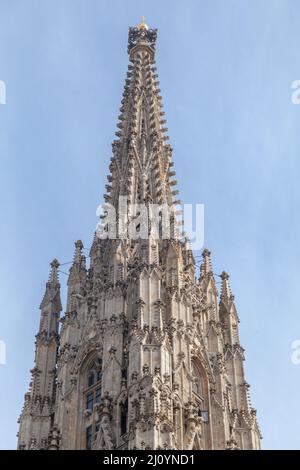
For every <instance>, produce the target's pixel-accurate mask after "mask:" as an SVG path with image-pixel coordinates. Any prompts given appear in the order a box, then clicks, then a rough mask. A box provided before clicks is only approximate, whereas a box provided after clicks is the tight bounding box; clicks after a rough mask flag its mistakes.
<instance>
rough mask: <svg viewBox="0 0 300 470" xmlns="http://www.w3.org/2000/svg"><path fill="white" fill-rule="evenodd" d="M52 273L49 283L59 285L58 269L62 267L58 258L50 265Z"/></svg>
mask: <svg viewBox="0 0 300 470" xmlns="http://www.w3.org/2000/svg"><path fill="white" fill-rule="evenodd" d="M50 266H51V271H50V276H49V282H51V283H57V282H58V268H59V266H60V264H59V262H58V261H57V259H56V258H54V260H53V261H52V262H51V263H50Z"/></svg>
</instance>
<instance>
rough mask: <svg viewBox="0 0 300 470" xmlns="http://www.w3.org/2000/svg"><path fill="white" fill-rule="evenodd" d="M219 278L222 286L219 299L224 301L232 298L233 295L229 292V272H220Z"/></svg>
mask: <svg viewBox="0 0 300 470" xmlns="http://www.w3.org/2000/svg"><path fill="white" fill-rule="evenodd" d="M220 277H221V280H222V287H221V300H223V301H225V302H229V301H230V300H234V296H233V295H232V293H231V289H230V285H229V274H227V273H226V272H225V271H223V272H222V273H221V276H220Z"/></svg>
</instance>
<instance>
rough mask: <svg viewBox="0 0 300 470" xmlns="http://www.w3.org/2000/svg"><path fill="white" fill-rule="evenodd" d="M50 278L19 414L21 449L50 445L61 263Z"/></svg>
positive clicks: (57, 340)
mask: <svg viewBox="0 0 300 470" xmlns="http://www.w3.org/2000/svg"><path fill="white" fill-rule="evenodd" d="M50 266H51V270H50V275H49V280H48V282H47V283H46V290H45V294H44V296H43V300H42V302H41V306H40V309H41V317H40V325H39V331H38V334H37V335H36V350H35V366H34V368H33V369H32V371H31V374H32V381H31V384H30V389H29V392H28V393H26V395H25V405H24V408H23V410H22V413H21V417H20V432H19V443H18V446H19V448H24V449H30V448H34V447H36V448H47V442H48V434H49V431H50V428H51V422H52V416H53V413H54V405H55V397H56V364H57V351H58V346H59V334H58V330H59V317H60V312H61V310H62V306H61V300H60V283H59V279H58V268H59V262H58V261H57V260H56V259H54V260H53V261H52V263H51V265H50Z"/></svg>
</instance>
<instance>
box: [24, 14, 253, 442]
mask: <svg viewBox="0 0 300 470" xmlns="http://www.w3.org/2000/svg"><path fill="white" fill-rule="evenodd" d="M156 37H157V31H156V30H155V29H151V28H149V27H148V26H147V25H146V23H145V21H144V20H143V21H142V22H141V23H140V24H139V26H137V27H135V28H130V29H129V37H128V54H129V61H130V64H129V67H128V72H127V77H126V81H125V87H124V93H123V98H122V103H121V109H120V115H119V120H118V125H117V127H118V130H117V132H116V140H114V142H113V145H112V158H111V163H110V174H109V176H108V183H107V185H106V194H105V197H104V199H105V207H104V214H103V219H102V224H103V227H104V229H105V228H108V222H107V217H106V215H105V211H106V212H108V211H109V210H110V208H111V206H113V209H114V211H115V212H116V215H117V218H118V219H119V220H120V216H121V215H122V214H123V211H124V213H125V214H126V215H127V217H128V219H129V220H128V222H129V223H131V222H132V223H133V224H134V226H135V229H136V231H137V232H139V233H141V226H140V222H139V220H140V215H141V212H142V211H143V209H144V208H145V207H146V208H147V209H149V208H151V210H153V209H152V208H153V206H152V205H151V203H154V204H156V206H159V211H160V212H159V214H158V215H159V217H158V220H159V224H158V233H157V234H156V236H154V235H153V234H152V231H150V230H149V226H148V228H147V231H146V234H145V236H139V237H134V236H131V235H130V234H129V233H127V235H126V237H123V229H121V231H119V232H118V233H116V236H114V237H106V238H105V237H104V238H101V237H99V236H98V232H97V231H96V234H95V237H94V240H93V242H92V247H91V250H90V264H89V267H88V269H86V263H85V261H86V260H85V257H84V255H83V252H82V250H83V244H82V242H81V241H77V242H76V243H75V254H74V259H73V262H72V265H71V268H70V272H69V277H68V293H67V308H66V313H65V316H64V317H63V318H62V319H61V323H62V327H61V331H60V338H58V335H57V331H58V329H57V328H58V327H57V322H58V317H59V311H60V309H61V306H60V299H59V282H58V275H57V273H58V262H56V261H55V262H53V263H52V266H51V274H50V279H49V281H48V283H47V286H46V292H45V295H44V298H43V301H42V304H41V310H42V312H41V325H40V331H39V334H38V336H37V354H36V367H35V368H34V370H33V385H32V388H31V390H30V392H29V393H28V394H27V398H26V403H25V408H24V411H23V413H22V416H21V423H20V437H19V446H20V447H22V446H23V447H24V448H38V449H40V448H43V447H45V440H46V439H48V448H49V449H53V450H57V449H62V450H65V449H98V450H100V449H101V450H105V449H106V450H111V449H119V450H125V449H129V450H133V449H146V450H149V449H153V450H154V449H155V450H159V449H187V450H188V449H193V450H198V449H199V450H200V449H225V448H226V447H227V448H240V449H254V448H259V437H260V435H259V432H258V428H257V423H256V419H255V413H254V411H253V410H251V408H250V405H249V400H248V385H247V383H246V381H245V375H244V369H243V362H242V361H243V359H244V358H243V349H242V348H241V346H240V345H239V337H238V330H237V316H236V313H235V312H236V310H235V306H234V303H233V300H232V297H231V293H230V289H229V285H228V278H227V275H223V274H222V292H221V302H220V303H219V298H218V292H217V289H216V283H215V279H214V275H213V271H212V267H211V261H210V252H209V251H208V250H207V249H206V250H204V251H203V254H202V257H203V261H202V265H201V269H200V279H199V282H197V281H196V280H195V261H194V256H193V253H192V250H191V247H190V245H189V242H188V240H187V239H186V240H183V241H182V240H181V239H178V238H176V237H175V236H174V235H175V232H176V223H175V214H176V212H175V214H174V217H173V218H171V219H169V220H170V227H171V230H170V236H169V237H165V236H163V235H164V234H163V231H162V229H163V228H164V223H163V217H164V213H163V210H162V207H163V206H164V207H167V211H169V212H170V209H171V211H173V207H174V206H176V205H177V204H179V201H178V199H177V193H178V190H177V189H175V186H176V180H175V179H174V176H175V171H174V169H173V162H172V148H171V146H170V145H169V144H168V143H167V141H168V137H167V135H166V132H167V128H166V127H165V124H166V121H165V119H164V112H163V110H162V99H161V96H160V90H159V83H158V77H157V71H156V68H155V49H156ZM120 197H123V198H124V199H125V202H126V208H125V209H124V208H123V207H124V206H123V202H124V201H121V202H120ZM121 204H122V205H121ZM133 204H135V205H136V206H135V208H132V206H133ZM168 215H169V216H170V213H169V214H168ZM112 225H113V224H112ZM149 225H151V226H152V225H153V219H151V220H150V223H149ZM149 233H150V236H149ZM58 339H60V341H59V343H58ZM58 346H59V347H58ZM57 351H58V354H57ZM55 384H56V386H55ZM45 404H46V407H45Z"/></svg>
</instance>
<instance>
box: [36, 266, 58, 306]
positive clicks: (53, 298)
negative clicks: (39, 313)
mask: <svg viewBox="0 0 300 470" xmlns="http://www.w3.org/2000/svg"><path fill="white" fill-rule="evenodd" d="M50 266H51V269H50V274H49V279H48V282H47V283H46V290H45V294H44V297H43V300H42V302H41V305H40V309H43V308H44V307H46V305H47V304H48V303H55V304H56V309H57V311H61V309H62V307H61V301H60V283H59V278H58V268H59V262H58V261H57V259H54V260H53V261H52V262H51V263H50Z"/></svg>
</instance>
